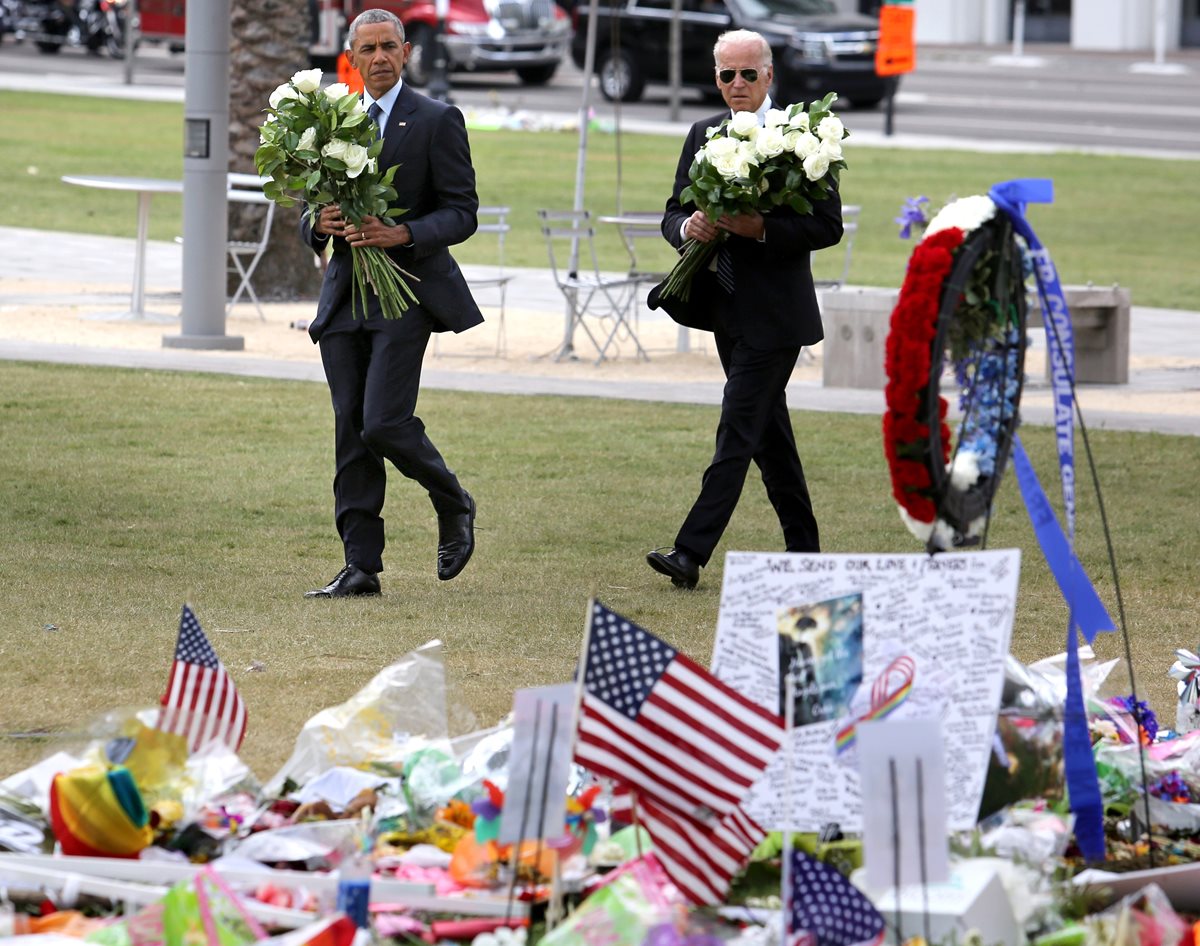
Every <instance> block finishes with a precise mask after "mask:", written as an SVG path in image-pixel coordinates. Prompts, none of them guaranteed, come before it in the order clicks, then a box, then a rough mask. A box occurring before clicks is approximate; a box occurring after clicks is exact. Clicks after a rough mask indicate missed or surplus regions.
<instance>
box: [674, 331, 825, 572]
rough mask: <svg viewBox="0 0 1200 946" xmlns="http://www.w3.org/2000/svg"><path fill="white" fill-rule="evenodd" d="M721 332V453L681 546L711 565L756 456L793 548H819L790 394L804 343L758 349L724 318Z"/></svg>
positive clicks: (678, 539) (709, 471)
mask: <svg viewBox="0 0 1200 946" xmlns="http://www.w3.org/2000/svg"><path fill="white" fill-rule="evenodd" d="M715 335H716V343H717V354H718V355H719V356H720V359H721V367H722V368H723V369H724V370H725V378H726V381H725V391H724V394H723V396H722V398H721V419H720V422H719V423H718V424H717V443H716V451H715V453H714V455H713V459H712V462H711V463H710V464H709V466H708V469H706V470H705V471H704V477H703V479H702V481H701V486H700V495H699V496H698V497H697V499H696V502H695V503H694V504H693V505H692V508H691V511H690V512H689V513H688V515H687V518H686V519H685V520H684V522H683V525H682V526H681V527H680V529H679V534H678V535H677V536H676V538H675V547H676V548H679V549H682V550H683V551H684V552H686V553H687V554H688V555H690V556H691V557H692V558H693V559H695V560H696V562H697V563H698V564H700V565H707V564H708V560H709V559H710V558H711V557H712V554H713V550H714V549H715V548H716V546H717V543H718V542H719V541H720V539H721V535H722V534H723V533H724V532H725V528H726V526H728V525H729V520H730V518H731V517H732V516H733V510H734V509H735V508H736V507H737V503H738V499H739V498H740V497H741V494H742V487H743V486H744V485H745V482H746V473H747V471H748V470H749V469H750V461H751V460H753V461H754V462H755V463H756V464H757V465H758V468H759V470H760V472H761V473H762V478H763V485H764V486H765V487H766V489H767V497H768V498H769V499H770V501H771V505H772V506H774V507H775V514H776V515H777V516H778V517H779V524H780V525H781V526H782V527H783V538H784V542H785V543H786V547H787V550H788V551H789V552H819V551H820V550H821V547H820V538H819V535H818V531H817V520H816V517H815V516H814V515H813V508H812V500H811V499H810V498H809V495H808V484H807V483H806V482H805V480H804V468H803V467H802V466H801V464H800V455H799V454H798V453H797V451H796V438H795V435H794V434H793V433H792V421H791V418H790V416H789V415H788V409H787V400H786V396H785V390H786V388H787V383H788V380H789V379H790V378H791V376H792V369H793V368H795V366H796V360H797V359H798V358H799V357H800V349H799V348H798V347H796V348H778V349H776V348H772V349H766V350H763V349H756V348H752V347H751V346H750V345H747V344H746V341H745V339H743V338H741V337H735V336H732V335H730V333H729V332H728V331H727V329H726V327H725V326H724V325H721V324H718V326H717V327H716V330H715Z"/></svg>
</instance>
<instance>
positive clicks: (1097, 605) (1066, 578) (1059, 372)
mask: <svg viewBox="0 0 1200 946" xmlns="http://www.w3.org/2000/svg"><path fill="white" fill-rule="evenodd" d="M988 196H989V197H991V198H992V200H993V201H995V203H996V206H998V207H999V208H1000V209H1001V210H1002V211H1004V213H1006V214H1007V215H1008V217H1009V219H1010V220H1011V221H1012V225H1013V229H1014V230H1015V231H1016V232H1017V233H1019V234H1020V235H1021V236H1022V237H1023V238H1024V240H1025V243H1026V245H1027V246H1028V247H1029V253H1030V256H1031V257H1032V259H1033V263H1034V275H1035V277H1036V278H1037V286H1038V297H1039V299H1040V300H1041V306H1042V319H1043V322H1044V324H1045V329H1046V347H1047V351H1048V354H1049V358H1050V368H1051V371H1050V381H1051V387H1052V390H1053V392H1054V430H1055V441H1056V443H1057V445H1058V467H1059V479H1060V481H1061V483H1062V494H1063V510H1064V512H1065V515H1066V520H1067V531H1066V533H1064V532H1063V529H1062V527H1061V526H1060V525H1059V522H1058V518H1057V517H1056V516H1055V514H1054V509H1053V508H1052V507H1051V506H1050V501H1049V500H1048V499H1047V498H1046V493H1045V490H1043V489H1042V484H1041V482H1040V481H1039V480H1038V477H1037V473H1036V472H1035V471H1034V469H1033V465H1032V464H1031V463H1030V462H1029V457H1028V455H1027V454H1026V453H1025V448H1024V447H1023V446H1022V444H1021V439H1020V437H1017V436H1014V437H1013V453H1012V455H1013V465H1014V468H1015V470H1016V476H1017V484H1018V486H1019V487H1020V489H1021V496H1022V498H1023V499H1024V501H1025V508H1026V510H1027V511H1028V513H1029V520H1030V522H1031V523H1032V524H1033V531H1034V534H1035V535H1036V536H1037V540H1038V544H1039V545H1040V546H1041V548H1042V554H1043V555H1045V557H1046V563H1047V564H1048V565H1049V566H1050V571H1051V573H1052V574H1053V575H1054V579H1055V581H1056V582H1057V583H1058V587H1059V590H1060V591H1061V592H1062V595H1063V598H1064V599H1065V600H1066V602H1067V610H1068V618H1067V668H1066V672H1067V699H1066V704H1065V706H1064V707H1063V763H1064V767H1065V769H1066V776H1067V791H1068V793H1069V794H1070V797H1071V810H1072V811H1074V813H1075V840H1076V842H1077V843H1078V845H1079V849H1080V851H1081V852H1082V853H1083V855H1084V857H1086V858H1087V859H1088V860H1102V859H1103V858H1104V849H1105V845H1104V801H1103V799H1102V798H1101V795H1100V783H1099V779H1098V778H1097V776H1096V760H1095V756H1093V754H1092V741H1091V737H1090V735H1089V734H1088V725H1087V712H1086V710H1085V709H1084V705H1083V690H1082V687H1081V684H1080V679H1079V635H1078V633H1076V629H1077V628H1078V630H1079V631H1080V632H1082V633H1083V636H1084V639H1085V640H1086V641H1087V642H1088V644H1091V643H1092V642H1093V641H1094V640H1095V639H1096V635H1097V634H1098V633H1100V632H1102V631H1112V630H1115V629H1116V625H1115V624H1114V623H1113V620H1112V618H1111V617H1109V614H1108V610H1107V609H1106V608H1105V607H1104V603H1103V602H1102V601H1101V600H1100V596H1099V595H1098V594H1097V593H1096V588H1095V586H1094V585H1093V584H1092V582H1091V579H1089V578H1088V576H1087V572H1085V571H1084V568H1083V565H1082V564H1081V563H1080V561H1079V559H1078V558H1077V557H1076V555H1075V551H1074V549H1073V547H1072V546H1073V544H1074V539H1075V422H1074V402H1075V397H1074V393H1073V391H1072V387H1073V385H1072V382H1073V381H1074V377H1075V341H1074V333H1073V332H1072V329H1071V313H1070V311H1069V309H1068V308H1067V300H1066V297H1065V295H1064V294H1063V290H1062V284H1061V283H1060V282H1059V279H1058V271H1057V269H1055V267H1054V263H1053V262H1052V261H1051V259H1050V253H1049V251H1048V250H1047V249H1046V247H1045V246H1044V245H1043V244H1042V242H1041V240H1039V239H1038V237H1037V234H1036V233H1034V232H1033V227H1031V226H1030V225H1029V221H1027V220H1026V219H1025V205H1026V204H1028V203H1040V204H1048V203H1053V201H1054V182H1053V181H1050V180H1047V179H1040V178H1029V179H1021V180H1014V181H1004V182H1003V183H1000V184H996V185H994V186H993V187H992V189H991V190H990V191H989V192H988Z"/></svg>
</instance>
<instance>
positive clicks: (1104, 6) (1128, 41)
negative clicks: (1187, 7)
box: [1071, 0, 1180, 50]
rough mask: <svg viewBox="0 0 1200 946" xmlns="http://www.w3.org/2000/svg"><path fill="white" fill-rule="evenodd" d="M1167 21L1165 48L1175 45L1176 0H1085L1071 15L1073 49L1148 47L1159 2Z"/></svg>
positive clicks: (1177, 42)
mask: <svg viewBox="0 0 1200 946" xmlns="http://www.w3.org/2000/svg"><path fill="white" fill-rule="evenodd" d="M1160 2H1161V3H1162V10H1163V14H1164V15H1165V17H1166V21H1167V31H1166V35H1167V48H1168V49H1177V48H1178V47H1179V17H1180V9H1179V0H1087V2H1086V3H1078V2H1077V3H1075V4H1074V5H1073V6H1072V16H1071V47H1072V48H1073V49H1110V50H1138V49H1145V50H1152V49H1153V48H1154V25H1155V18H1156V16H1157V15H1158V9H1159V3H1160Z"/></svg>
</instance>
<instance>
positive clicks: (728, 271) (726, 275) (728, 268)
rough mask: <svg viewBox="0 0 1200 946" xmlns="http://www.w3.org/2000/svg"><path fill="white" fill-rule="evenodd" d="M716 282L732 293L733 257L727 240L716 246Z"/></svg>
mask: <svg viewBox="0 0 1200 946" xmlns="http://www.w3.org/2000/svg"><path fill="white" fill-rule="evenodd" d="M717 282H718V283H720V285H721V288H722V289H724V290H725V291H726V292H727V293H729V294H730V295H731V296H732V295H733V259H732V257H731V255H730V253H729V245H728V243H727V242H723V243H722V244H721V245H720V246H719V247H718V248H717Z"/></svg>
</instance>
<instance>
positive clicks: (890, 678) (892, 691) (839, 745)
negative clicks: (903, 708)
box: [834, 656, 917, 755]
mask: <svg viewBox="0 0 1200 946" xmlns="http://www.w3.org/2000/svg"><path fill="white" fill-rule="evenodd" d="M916 675H917V665H916V664H915V663H913V659H912V658H911V657H907V656H902V657H897V658H896V659H895V660H893V661H892V662H891V663H890V664H888V665H887V668H886V669H885V670H884V671H883V673H881V674H880V675H879V676H878V677H876V678H875V683H874V684H873V685H872V686H871V708H870V709H869V710H867V712H866V713H864V714H863V715H862V716H859V717H858V718H857V719H854V720H852V721H851V722H849V723H847V724H846V725H845V726H843V727H842V728H841V729H839V730H838V734H837V738H836V739H835V740H834V746H835V748H836V749H837V753H838V755H841V754H842V753H843V752H847V751H848V750H849V749H851V748H852V747H853V746H854V744H855V742H856V740H857V736H858V728H857V727H858V724H859V723H869V722H873V721H874V720H877V719H886V718H887V717H888V716H891V715H892V713H894V712H896V710H897V709H899V707H900V704H902V703H903V702H904V701H905V700H907V699H908V695H909V694H910V693H911V692H912V688H913V680H914V679H915V678H916Z"/></svg>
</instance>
